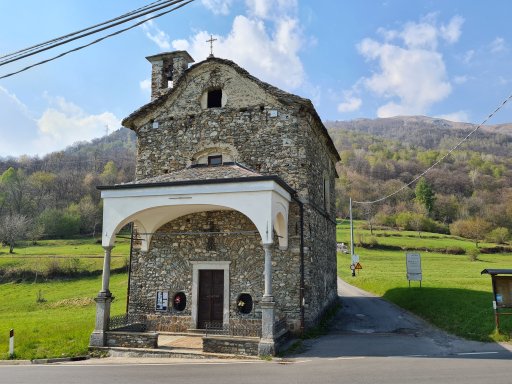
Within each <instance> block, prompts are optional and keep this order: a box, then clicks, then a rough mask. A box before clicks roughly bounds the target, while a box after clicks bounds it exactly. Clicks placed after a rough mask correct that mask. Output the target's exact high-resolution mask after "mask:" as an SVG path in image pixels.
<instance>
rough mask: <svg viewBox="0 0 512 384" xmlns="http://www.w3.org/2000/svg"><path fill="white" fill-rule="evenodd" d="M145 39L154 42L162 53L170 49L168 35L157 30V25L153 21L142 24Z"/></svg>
mask: <svg viewBox="0 0 512 384" xmlns="http://www.w3.org/2000/svg"><path fill="white" fill-rule="evenodd" d="M142 29H143V30H144V32H145V34H146V37H147V38H148V39H150V40H151V41H152V42H154V43H155V44H156V45H158V47H159V48H160V49H161V50H162V51H167V50H169V48H171V41H170V38H169V35H168V34H167V33H165V32H164V31H162V30H161V29H160V28H158V25H157V24H156V23H155V22H154V21H153V20H149V21H147V22H145V23H144V24H142Z"/></svg>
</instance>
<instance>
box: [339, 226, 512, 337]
mask: <svg viewBox="0 0 512 384" xmlns="http://www.w3.org/2000/svg"><path fill="white" fill-rule="evenodd" d="M358 224H359V225H361V223H358ZM374 232H375V234H376V235H378V234H382V233H387V235H388V236H387V237H384V236H378V237H376V238H377V240H378V243H379V244H383V245H400V246H407V247H411V246H412V244H413V245H414V246H415V247H418V248H444V247H452V246H458V247H462V248H464V249H466V250H468V249H471V248H474V247H475V245H474V243H472V242H471V241H467V240H464V239H460V238H452V237H450V236H446V235H438V234H431V233H425V234H422V236H423V237H422V238H420V237H419V236H418V234H417V233H414V232H405V231H404V232H398V231H389V230H388V231H374ZM361 233H362V234H364V235H365V236H369V231H366V230H364V229H360V228H357V227H356V230H355V237H356V238H357V235H358V234H361ZM389 235H392V236H389ZM437 236H439V239H434V238H433V237H437ZM349 238H350V232H349V229H348V226H347V225H346V224H345V225H342V226H339V227H338V241H343V242H345V243H348V242H349ZM484 245H485V246H492V245H493V244H484ZM355 252H356V254H358V255H359V256H360V263H361V265H362V267H363V269H362V270H361V271H360V272H359V273H358V275H357V277H352V276H351V271H350V263H351V260H350V255H347V254H341V253H339V254H338V275H339V276H340V277H341V278H343V279H345V280H346V281H347V282H349V283H351V284H353V285H356V286H358V287H360V288H362V289H364V290H367V291H369V292H373V293H375V294H377V295H380V296H382V297H384V298H385V299H387V300H389V301H392V302H394V303H396V304H397V305H399V306H401V307H403V308H406V309H408V310H410V311H412V312H414V313H415V314H417V315H419V316H420V317H423V318H424V319H426V320H428V321H429V322H431V323H433V324H435V325H437V326H438V327H440V328H442V329H445V330H447V331H449V332H451V333H454V334H456V335H459V336H462V337H465V338H469V339H473V340H483V341H491V340H497V339H499V340H504V339H508V338H509V335H510V332H511V331H512V316H509V317H503V318H502V319H503V321H502V323H503V324H502V325H503V326H502V331H503V332H502V334H501V335H497V334H495V332H494V317H493V310H492V300H493V298H492V288H491V278H490V277H489V276H488V275H480V272H481V271H482V270H483V269H486V268H512V254H493V255H480V256H479V260H478V261H474V262H472V261H469V259H468V257H467V256H466V255H447V254H440V253H435V252H425V251H420V254H421V257H422V269H423V282H422V288H419V283H418V282H411V288H408V281H407V278H406V266H405V251H388V250H379V249H363V248H356V249H355Z"/></svg>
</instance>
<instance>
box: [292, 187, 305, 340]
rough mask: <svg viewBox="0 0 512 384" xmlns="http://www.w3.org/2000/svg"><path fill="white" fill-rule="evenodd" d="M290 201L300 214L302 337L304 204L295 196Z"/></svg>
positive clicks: (302, 317) (301, 326)
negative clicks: (293, 202)
mask: <svg viewBox="0 0 512 384" xmlns="http://www.w3.org/2000/svg"><path fill="white" fill-rule="evenodd" d="M292 199H293V200H294V201H295V202H296V203H297V204H298V206H299V212H300V291H299V292H300V295H299V300H300V334H301V336H304V328H305V327H304V204H303V203H302V201H300V199H299V197H298V196H297V194H295V195H293V196H292Z"/></svg>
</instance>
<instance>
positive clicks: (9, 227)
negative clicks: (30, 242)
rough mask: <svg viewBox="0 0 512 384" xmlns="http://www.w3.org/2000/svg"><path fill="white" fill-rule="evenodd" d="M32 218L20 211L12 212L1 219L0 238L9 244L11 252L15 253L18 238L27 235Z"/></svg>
mask: <svg viewBox="0 0 512 384" xmlns="http://www.w3.org/2000/svg"><path fill="white" fill-rule="evenodd" d="M29 224H30V220H29V219H28V218H27V217H26V216H24V215H20V214H19V213H12V214H9V215H6V216H3V217H2V218H1V219H0V240H1V241H2V242H3V243H6V244H7V245H8V246H9V253H14V246H15V245H16V242H17V241H18V240H21V239H23V238H24V237H25V234H26V232H27V229H28V227H29Z"/></svg>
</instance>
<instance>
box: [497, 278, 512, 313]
mask: <svg viewBox="0 0 512 384" xmlns="http://www.w3.org/2000/svg"><path fill="white" fill-rule="evenodd" d="M493 278H494V286H495V292H494V295H495V300H496V305H497V306H498V308H511V307H512V276H493Z"/></svg>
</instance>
